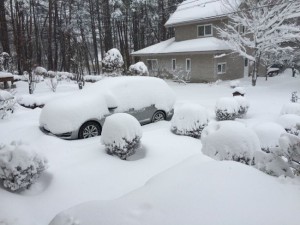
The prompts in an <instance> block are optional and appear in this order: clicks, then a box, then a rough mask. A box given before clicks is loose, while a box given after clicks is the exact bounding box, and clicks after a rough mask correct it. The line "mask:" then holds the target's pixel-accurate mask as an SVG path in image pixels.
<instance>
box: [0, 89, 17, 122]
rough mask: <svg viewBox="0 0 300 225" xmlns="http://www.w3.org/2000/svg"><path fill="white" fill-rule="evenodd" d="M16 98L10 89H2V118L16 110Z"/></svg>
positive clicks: (0, 105)
mask: <svg viewBox="0 0 300 225" xmlns="http://www.w3.org/2000/svg"><path fill="white" fill-rule="evenodd" d="M15 105H16V100H15V98H14V96H13V95H12V94H11V93H10V92H8V91H1V90H0V119H4V118H5V117H7V116H8V115H9V114H11V113H13V112H14V110H15Z"/></svg>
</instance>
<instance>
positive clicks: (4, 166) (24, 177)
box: [0, 142, 47, 191]
mask: <svg viewBox="0 0 300 225" xmlns="http://www.w3.org/2000/svg"><path fill="white" fill-rule="evenodd" d="M46 167H47V160H46V159H45V158H44V157H42V156H40V155H39V154H37V153H36V152H34V151H32V149H31V148H30V146H27V145H24V144H22V143H16V142H13V143H12V144H10V145H2V146H0V180H2V181H3V186H4V187H5V188H7V189H9V190H11V191H17V190H22V189H24V188H28V187H29V186H30V185H31V184H33V183H34V182H35V181H36V180H37V178H38V177H39V175H40V174H41V173H42V172H43V171H44V170H45V169H46Z"/></svg>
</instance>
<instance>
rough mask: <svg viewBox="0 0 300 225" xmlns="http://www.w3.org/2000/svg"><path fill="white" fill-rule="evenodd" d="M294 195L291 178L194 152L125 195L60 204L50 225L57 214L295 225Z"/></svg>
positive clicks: (143, 222)
mask: <svg viewBox="0 0 300 225" xmlns="http://www.w3.org/2000/svg"><path fill="white" fill-rule="evenodd" d="M299 196H300V190H299V186H298V185H294V184H292V182H291V181H290V179H285V178H280V179H278V178H274V177H271V176H268V175H265V174H264V173H261V172H260V171H258V170H256V169H254V168H251V167H249V166H245V165H243V164H240V163H235V162H206V163H203V161H201V156H200V155H198V156H197V155H196V156H193V157H192V158H189V159H188V160H185V161H184V162H182V163H181V164H179V165H176V166H175V167H173V168H171V169H169V170H167V171H165V172H163V173H161V174H159V175H157V176H155V177H154V178H152V179H151V180H150V181H149V182H147V183H146V185H145V186H143V187H142V188H140V189H138V190H135V191H133V192H131V193H130V194H127V195H125V196H124V197H121V198H119V199H116V200H111V201H92V202H86V203H83V204H80V205H77V206H75V207H73V208H70V209H68V210H65V211H64V212H63V213H61V214H59V215H57V216H56V217H55V218H54V219H53V220H52V221H51V223H50V225H62V223H61V221H62V217H68V218H70V217H72V218H73V220H75V219H76V220H77V221H80V225H99V224H102V225H111V224H114V225H121V224H139V225H153V224H155V225H183V224H188V225H199V224H211V225H221V224H230V225H241V224H247V225H261V224H272V225H282V224H286V221H288V224H289V225H298V224H299V220H298V215H299V213H300V198H299ZM285 206H288V207H285ZM270 212H272V213H270ZM63 214H64V216H61V215H63ZM65 215H67V216H65Z"/></svg>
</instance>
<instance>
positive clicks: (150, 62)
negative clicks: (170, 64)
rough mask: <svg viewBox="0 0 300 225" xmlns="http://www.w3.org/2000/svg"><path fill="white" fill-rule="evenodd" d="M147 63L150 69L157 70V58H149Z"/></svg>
mask: <svg viewBox="0 0 300 225" xmlns="http://www.w3.org/2000/svg"><path fill="white" fill-rule="evenodd" d="M147 65H148V69H149V70H152V71H157V69H158V62H157V59H147Z"/></svg>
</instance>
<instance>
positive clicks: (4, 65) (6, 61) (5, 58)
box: [0, 52, 12, 72]
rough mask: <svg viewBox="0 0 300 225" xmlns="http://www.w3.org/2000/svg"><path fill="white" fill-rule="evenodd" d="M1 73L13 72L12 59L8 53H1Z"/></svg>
mask: <svg viewBox="0 0 300 225" xmlns="http://www.w3.org/2000/svg"><path fill="white" fill-rule="evenodd" d="M0 71H7V72H12V58H11V57H10V55H9V54H8V53H7V52H2V53H0Z"/></svg>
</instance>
